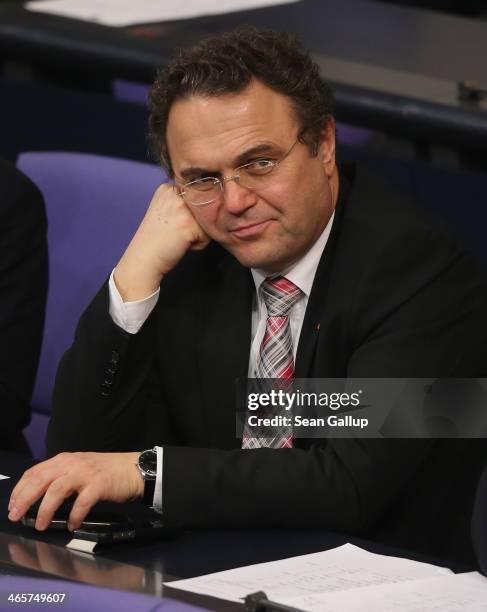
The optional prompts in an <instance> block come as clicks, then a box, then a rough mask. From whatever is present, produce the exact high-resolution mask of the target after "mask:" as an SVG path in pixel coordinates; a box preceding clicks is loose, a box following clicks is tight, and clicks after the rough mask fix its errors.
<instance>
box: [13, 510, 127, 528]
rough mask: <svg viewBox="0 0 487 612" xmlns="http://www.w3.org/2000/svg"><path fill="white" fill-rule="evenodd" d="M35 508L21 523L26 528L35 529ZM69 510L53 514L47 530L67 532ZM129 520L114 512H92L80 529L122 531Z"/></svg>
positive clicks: (27, 513) (28, 512) (29, 511)
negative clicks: (113, 529) (114, 529)
mask: <svg viewBox="0 0 487 612" xmlns="http://www.w3.org/2000/svg"><path fill="white" fill-rule="evenodd" d="M37 510H38V507H37V506H31V507H30V508H29V510H28V511H27V512H26V514H25V515H24V517H23V518H22V519H21V522H22V524H23V525H25V526H26V527H35V522H36V517H37ZM70 511H71V508H63V507H61V508H60V509H59V510H57V511H56V513H55V514H54V518H53V519H52V521H51V524H50V525H49V529H55V530H67V528H68V518H69V513H70ZM130 524H131V523H130V519H129V518H128V517H127V516H125V515H124V514H117V513H114V512H103V511H92V512H90V513H89V514H88V516H87V517H86V519H85V520H84V521H83V522H82V524H81V527H80V529H86V530H95V531H97V530H102V529H112V528H116V529H124V528H126V527H127V526H129V525H130Z"/></svg>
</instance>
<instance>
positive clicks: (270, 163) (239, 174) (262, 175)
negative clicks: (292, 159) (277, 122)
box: [178, 138, 299, 206]
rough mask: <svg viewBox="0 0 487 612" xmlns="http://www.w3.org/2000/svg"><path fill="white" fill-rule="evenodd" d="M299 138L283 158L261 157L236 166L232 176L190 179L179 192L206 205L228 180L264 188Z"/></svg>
mask: <svg viewBox="0 0 487 612" xmlns="http://www.w3.org/2000/svg"><path fill="white" fill-rule="evenodd" d="M298 140H299V138H296V140H295V141H294V143H293V145H292V147H291V148H290V149H289V151H288V152H287V153H286V154H285V155H283V156H282V157H281V159H278V160H274V159H265V158H260V159H256V160H254V161H251V162H249V163H248V164H244V165H243V166H239V167H238V168H235V171H234V173H233V175H232V176H224V177H222V178H221V179H219V178H216V177H213V176H208V177H205V178H201V179H197V180H196V181H190V182H189V183H185V184H184V185H183V186H182V191H180V192H179V194H178V195H180V196H181V197H182V198H183V200H184V201H185V202H187V203H188V204H192V205H193V206H204V205H205V204H210V203H211V202H214V201H215V200H217V199H218V198H219V197H220V195H221V193H222V191H223V184H224V183H226V182H228V181H236V182H237V183H238V184H239V185H242V187H245V188H246V189H262V188H263V187H267V186H268V185H269V184H271V183H272V173H273V172H274V170H275V169H276V168H277V167H278V166H279V164H280V163H281V162H282V161H283V160H285V159H286V157H287V156H288V155H290V153H291V151H292V150H293V149H294V147H295V146H296V143H297V142H298Z"/></svg>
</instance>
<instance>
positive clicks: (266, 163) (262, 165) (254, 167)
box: [245, 159, 275, 174]
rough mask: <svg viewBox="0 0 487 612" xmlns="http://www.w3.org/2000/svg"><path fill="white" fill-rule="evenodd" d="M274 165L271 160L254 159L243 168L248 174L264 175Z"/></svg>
mask: <svg viewBox="0 0 487 612" xmlns="http://www.w3.org/2000/svg"><path fill="white" fill-rule="evenodd" d="M274 165H275V161H274V160H273V159H256V160H254V161H252V162H249V163H248V164H246V165H245V168H246V170H247V171H248V172H255V173H259V174H265V173H266V172H270V170H272V168H273V167H274Z"/></svg>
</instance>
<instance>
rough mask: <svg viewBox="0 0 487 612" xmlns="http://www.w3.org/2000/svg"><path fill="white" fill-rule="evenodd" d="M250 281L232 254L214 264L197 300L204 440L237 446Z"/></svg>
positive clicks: (246, 360)
mask: <svg viewBox="0 0 487 612" xmlns="http://www.w3.org/2000/svg"><path fill="white" fill-rule="evenodd" d="M253 292H254V284H253V280H252V276H251V273H250V270H248V269H247V268H244V267H243V266H241V265H240V264H239V263H238V261H237V260H236V259H235V258H234V257H232V256H231V255H225V256H224V257H223V259H222V260H221V261H220V262H219V263H218V264H217V265H216V269H215V274H214V276H213V281H212V283H211V286H210V287H209V290H208V291H207V293H206V296H205V298H204V303H203V304H202V321H201V340H200V342H199V347H198V355H199V370H200V373H201V389H202V392H203V393H202V395H203V402H204V409H203V411H202V412H203V413H204V414H205V416H206V426H207V435H208V443H209V445H210V446H215V447H219V448H238V447H239V446H240V443H241V442H240V440H238V439H237V438H236V431H235V424H236V421H235V417H236V406H237V401H236V399H237V387H236V380H237V379H246V378H247V371H248V364H249V353H250V336H251V314H252V298H253Z"/></svg>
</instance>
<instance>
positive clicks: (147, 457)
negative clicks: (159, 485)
mask: <svg viewBox="0 0 487 612" xmlns="http://www.w3.org/2000/svg"><path fill="white" fill-rule="evenodd" d="M139 468H140V469H141V470H142V472H143V473H144V474H145V475H146V476H148V477H151V476H152V477H153V478H155V477H156V475H157V453H156V451H155V450H152V449H151V450H146V451H144V452H143V453H141V454H140V455H139Z"/></svg>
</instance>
